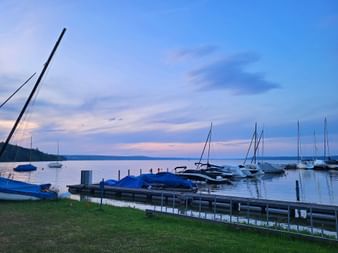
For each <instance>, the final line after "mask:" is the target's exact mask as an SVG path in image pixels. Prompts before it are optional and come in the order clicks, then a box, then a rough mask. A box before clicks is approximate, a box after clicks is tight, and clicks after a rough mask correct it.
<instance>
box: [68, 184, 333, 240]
mask: <svg viewBox="0 0 338 253" xmlns="http://www.w3.org/2000/svg"><path fill="white" fill-rule="evenodd" d="M68 188H69V192H70V193H73V194H81V195H87V196H93V197H100V196H102V197H103V198H111V199H116V198H122V199H123V198H125V199H127V200H133V201H139V202H148V203H156V202H161V204H163V205H165V204H166V205H168V206H174V207H175V208H188V207H189V208H195V209H198V210H202V209H204V210H205V209H210V210H212V211H217V212H218V213H228V214H235V213H245V214H246V213H248V212H250V213H251V214H252V215H255V214H259V215H260V216H262V215H263V216H266V218H267V219H269V216H273V215H278V216H285V217H286V218H287V220H288V221H289V222H290V221H291V219H302V220H306V221H309V222H310V223H312V225H314V224H315V223H318V222H320V223H321V224H324V223H325V224H326V223H330V224H332V226H334V227H337V233H338V206H335V205H322V204H314V203H302V202H291V201H280V200H268V199H255V198H244V197H235V196H224V195H215V194H200V193H192V192H182V191H163V190H152V189H133V188H122V187H112V186H105V187H104V190H103V192H102V190H101V188H100V185H97V184H90V185H84V184H79V185H69V186H68Z"/></svg>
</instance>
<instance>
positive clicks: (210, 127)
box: [207, 122, 212, 164]
mask: <svg viewBox="0 0 338 253" xmlns="http://www.w3.org/2000/svg"><path fill="white" fill-rule="evenodd" d="M211 135H212V122H211V125H210V135H209V148H208V160H207V164H209V159H210V145H211Z"/></svg>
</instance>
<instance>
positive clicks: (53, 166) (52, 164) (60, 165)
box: [48, 142, 62, 169]
mask: <svg viewBox="0 0 338 253" xmlns="http://www.w3.org/2000/svg"><path fill="white" fill-rule="evenodd" d="M57 147H58V148H57V161H55V162H51V163H48V167H49V168H56V169H57V168H61V167H62V163H60V162H59V142H58V145H57Z"/></svg>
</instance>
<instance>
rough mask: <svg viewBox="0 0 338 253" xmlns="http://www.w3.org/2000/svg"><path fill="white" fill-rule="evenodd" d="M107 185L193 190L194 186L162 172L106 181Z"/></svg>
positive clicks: (173, 175) (188, 181)
mask: <svg viewBox="0 0 338 253" xmlns="http://www.w3.org/2000/svg"><path fill="white" fill-rule="evenodd" d="M104 183H105V185H109V186H117V187H126V188H148V187H149V186H151V185H154V184H157V185H165V186H167V187H173V188H188V189H191V188H193V186H194V184H193V183H192V182H191V181H190V180H187V179H183V178H181V177H178V176H176V175H175V174H173V173H169V172H161V173H157V174H143V175H140V176H137V177H135V176H127V177H124V178H122V179H121V180H120V181H116V180H112V179H110V180H106V181H105V182H104Z"/></svg>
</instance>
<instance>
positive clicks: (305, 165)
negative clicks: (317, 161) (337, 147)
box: [296, 121, 314, 170]
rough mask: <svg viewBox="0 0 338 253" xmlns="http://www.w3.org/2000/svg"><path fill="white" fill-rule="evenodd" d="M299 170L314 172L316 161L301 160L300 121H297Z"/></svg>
mask: <svg viewBox="0 0 338 253" xmlns="http://www.w3.org/2000/svg"><path fill="white" fill-rule="evenodd" d="M297 158H298V163H297V165H296V166H297V168H298V169H307V170H312V169H313V168H314V161H313V160H310V159H308V160H306V159H302V158H301V141H300V128H299V121H297Z"/></svg>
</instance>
